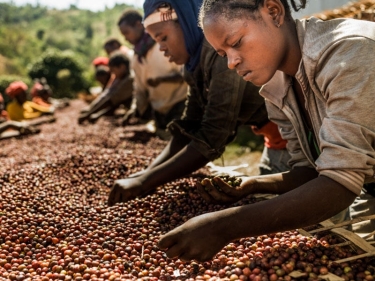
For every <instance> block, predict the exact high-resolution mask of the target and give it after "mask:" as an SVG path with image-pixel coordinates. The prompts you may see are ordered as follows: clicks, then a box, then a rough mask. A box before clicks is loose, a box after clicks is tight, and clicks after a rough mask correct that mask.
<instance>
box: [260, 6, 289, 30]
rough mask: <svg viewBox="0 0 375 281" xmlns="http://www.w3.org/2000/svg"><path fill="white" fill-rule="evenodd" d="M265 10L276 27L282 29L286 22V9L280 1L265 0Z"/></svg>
mask: <svg viewBox="0 0 375 281" xmlns="http://www.w3.org/2000/svg"><path fill="white" fill-rule="evenodd" d="M264 8H265V9H266V11H267V13H268V15H269V17H270V19H271V20H272V22H273V23H274V25H275V26H276V27H280V26H281V25H283V24H284V22H285V7H284V5H283V3H281V1H280V0H265V1H264Z"/></svg>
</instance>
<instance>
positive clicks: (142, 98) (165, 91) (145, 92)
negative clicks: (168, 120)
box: [131, 44, 187, 114]
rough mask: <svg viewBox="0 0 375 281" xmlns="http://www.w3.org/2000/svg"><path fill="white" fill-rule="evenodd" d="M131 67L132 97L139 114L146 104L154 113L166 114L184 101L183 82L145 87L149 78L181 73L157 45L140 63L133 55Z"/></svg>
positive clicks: (184, 90)
mask: <svg viewBox="0 0 375 281" xmlns="http://www.w3.org/2000/svg"><path fill="white" fill-rule="evenodd" d="M131 65H132V69H133V71H134V85H133V86H134V97H135V98H136V102H137V109H138V111H139V112H140V113H141V114H142V113H143V112H144V111H145V110H146V108H147V104H148V103H150V104H151V107H152V108H153V109H154V110H155V111H157V112H159V113H161V114H166V113H168V112H169V110H170V109H171V108H172V107H173V105H175V104H176V103H178V102H180V101H183V100H184V99H186V95H187V84H186V83H185V82H181V83H160V84H159V85H158V86H156V87H151V86H149V85H147V79H149V78H157V77H164V76H169V75H171V74H173V73H181V71H182V66H179V65H176V64H175V63H171V62H169V59H168V58H167V57H165V56H164V54H163V53H162V52H161V51H160V50H159V47H158V44H155V45H154V46H153V47H152V48H151V49H150V50H149V51H148V52H147V54H146V57H143V58H142V62H139V61H138V56H137V55H134V56H133V60H132V63H131Z"/></svg>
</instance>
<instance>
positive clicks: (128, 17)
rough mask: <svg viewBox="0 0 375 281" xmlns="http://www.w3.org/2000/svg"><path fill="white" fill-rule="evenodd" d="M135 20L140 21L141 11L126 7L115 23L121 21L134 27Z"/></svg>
mask: <svg viewBox="0 0 375 281" xmlns="http://www.w3.org/2000/svg"><path fill="white" fill-rule="evenodd" d="M137 22H142V15H141V13H140V12H138V11H137V10H134V9H127V10H125V11H124V12H123V14H122V15H121V17H120V19H119V20H118V22H117V25H118V26H119V25H121V24H122V23H126V24H127V25H130V26H132V27H134V26H135V25H136V23H137Z"/></svg>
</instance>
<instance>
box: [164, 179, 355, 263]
mask: <svg viewBox="0 0 375 281" xmlns="http://www.w3.org/2000/svg"><path fill="white" fill-rule="evenodd" d="M355 197H356V195H355V194H354V193H352V192H351V191H349V190H348V189H347V188H345V187H344V186H342V185H341V184H339V183H337V182H336V181H334V180H332V179H330V178H328V177H325V176H319V177H317V178H315V179H313V180H311V181H309V182H307V183H306V184H303V185H301V186H300V187H298V188H295V189H293V190H291V191H289V192H287V193H285V194H283V195H280V196H278V197H276V198H274V199H271V200H267V201H263V202H259V203H256V204H251V205H247V206H241V207H235V208H229V209H226V210H223V211H219V212H214V213H208V214H204V215H201V216H198V217H195V218H192V219H190V220H189V221H187V222H186V223H185V224H183V225H181V226H179V227H177V228H175V229H174V230H172V231H171V232H169V233H167V234H166V235H164V236H163V237H161V239H160V242H159V246H160V247H161V248H162V249H166V250H167V255H168V257H170V258H172V257H179V258H180V259H182V260H192V259H196V260H199V261H205V260H209V259H211V258H212V257H213V256H214V255H215V254H216V253H217V252H219V251H220V250H221V249H222V248H223V247H224V246H225V245H226V244H228V243H229V242H231V241H232V240H235V239H239V238H242V237H251V236H259V235H263V234H269V233H276V232H281V231H286V230H291V229H297V228H301V227H305V226H309V225H314V224H317V223H319V222H321V221H324V220H326V219H328V218H330V217H332V216H333V215H335V214H337V213H339V212H340V211H342V210H344V209H345V208H346V207H348V206H349V205H350V204H351V203H352V202H353V201H354V199H355ZM332 198H335V200H332ZM228 229H230V231H228Z"/></svg>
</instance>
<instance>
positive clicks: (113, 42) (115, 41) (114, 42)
mask: <svg viewBox="0 0 375 281" xmlns="http://www.w3.org/2000/svg"><path fill="white" fill-rule="evenodd" d="M115 45H117V46H121V42H120V41H119V40H118V39H116V38H109V39H107V40H106V41H105V42H104V48H105V47H106V46H111V47H112V46H113V47H114V46H115Z"/></svg>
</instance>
